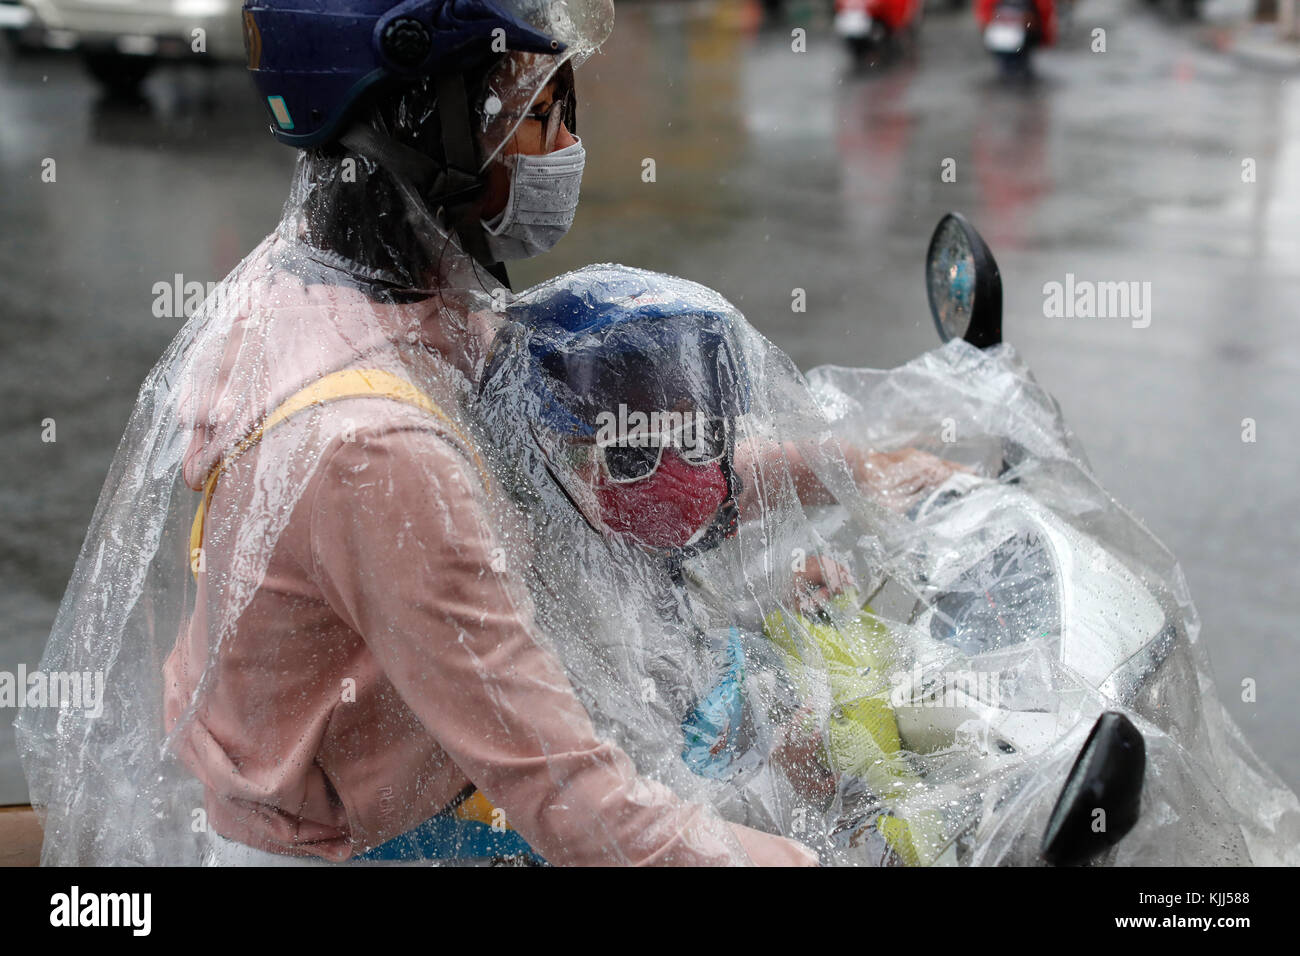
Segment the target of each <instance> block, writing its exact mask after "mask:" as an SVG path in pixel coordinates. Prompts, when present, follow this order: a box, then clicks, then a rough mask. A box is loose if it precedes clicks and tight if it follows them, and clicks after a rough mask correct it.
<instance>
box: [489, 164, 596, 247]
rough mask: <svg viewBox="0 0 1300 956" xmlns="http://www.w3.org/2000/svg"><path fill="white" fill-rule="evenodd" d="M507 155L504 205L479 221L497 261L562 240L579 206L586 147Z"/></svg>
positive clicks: (549, 245)
mask: <svg viewBox="0 0 1300 956" xmlns="http://www.w3.org/2000/svg"><path fill="white" fill-rule="evenodd" d="M510 159H511V160H513V161H514V170H513V171H512V172H511V175H510V198H509V199H508V200H507V201H506V208H505V209H503V210H502V211H501V214H500V215H498V216H496V217H495V218H493V219H491V220H485V221H484V223H483V230H484V232H485V233H486V234H487V245H488V251H489V252H490V253H491V255H492V257H493V258H494V259H495V260H496V261H497V262H508V261H510V260H512V259H527V258H529V257H531V256H538V255H541V254H542V253H543V252H546V251H547V250H549V249H550V248H551V247H552V246H554V245H555V244H556V243H557V242H559V241H560V240H561V239H563V238H564V234H565V233H566V232H568V231H569V227H570V226H571V225H573V215H574V213H575V212H577V210H578V191H579V189H580V188H581V186H582V167H583V166H584V165H586V162H587V151H586V150H585V149H583V148H582V141H581V140H579V141H578V142H576V143H574V144H573V145H572V146H566V147H564V149H557V150H556V151H555V152H553V153H544V154H542V155H540V156H530V155H527V154H525V153H516V154H515V155H514V156H512V157H510Z"/></svg>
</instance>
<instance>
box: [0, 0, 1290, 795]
mask: <svg viewBox="0 0 1300 956" xmlns="http://www.w3.org/2000/svg"><path fill="white" fill-rule="evenodd" d="M1296 8H1297V2H1296V0H1258V2H1255V0H1077V2H1070V0H1064V2H1063V0H973V5H972V4H971V3H968V2H962V0H929V2H923V0H901V2H900V0H834V2H832V0H640V2H629V0H621V2H619V3H618V4H617V18H618V19H617V24H616V27H615V30H614V35H613V37H612V39H611V40H610V42H609V43H608V44H607V45H606V48H605V49H604V51H603V53H602V55H598V56H596V57H593V58H592V59H591V60H590V61H589V62H588V63H587V64H586V65H585V66H583V67H582V68H581V69H580V70H579V72H578V96H579V104H580V108H579V116H578V133H579V135H580V136H581V137H582V138H583V140H584V142H585V144H586V147H587V151H588V163H587V170H586V174H585V178H584V182H583V201H582V205H581V206H580V207H579V211H578V216H577V220H576V222H575V225H574V228H573V230H572V232H571V233H570V234H569V236H568V237H567V238H566V239H565V240H564V241H563V242H562V243H561V244H560V245H559V246H558V247H557V248H556V250H555V251H554V252H552V253H549V254H547V255H545V256H542V257H541V258H539V259H535V260H530V261H528V262H526V263H521V264H517V265H514V266H513V267H512V276H513V278H514V281H515V285H516V287H517V288H522V287H524V286H526V285H530V284H532V283H534V282H537V281H540V280H542V279H544V278H547V277H549V276H551V275H555V274H558V273H560V272H563V271H566V270H568V269H571V268H576V267H578V266H581V265H585V264H587V263H590V262H599V261H616V262H622V263H626V264H629V265H637V266H642V267H646V268H652V269H659V270H662V271H666V272H671V273H675V274H678V275H683V276H686V277H689V278H691V279H695V280H697V281H700V282H703V283H705V284H707V285H710V286H712V287H714V288H717V289H718V290H720V291H721V292H722V293H723V294H725V295H726V296H728V297H729V298H730V299H731V300H732V301H734V302H736V304H737V305H738V306H739V307H740V308H741V309H742V310H743V311H744V312H745V313H746V315H747V316H748V318H749V319H750V320H751V321H752V322H753V323H754V324H755V325H756V326H757V327H758V328H759V329H760V330H761V331H763V332H764V333H765V334H766V335H767V336H768V337H769V338H771V339H772V340H773V341H775V342H776V343H777V344H778V345H779V346H781V347H782V348H783V349H785V350H786V351H787V352H788V353H790V355H791V356H792V357H793V358H794V359H795V361H796V362H797V363H798V364H799V365H800V367H802V368H809V367H812V366H814V365H818V364H824V363H834V364H840V365H850V366H876V367H887V366H892V365H896V364H899V363H901V362H904V361H907V360H908V359H910V358H912V357H913V356H915V355H916V354H918V353H919V352H921V351H923V350H925V349H928V348H931V347H932V346H933V345H934V344H935V343H936V340H935V338H934V331H933V327H932V326H931V324H930V318H929V314H928V310H927V306H926V302H925V291H924V286H923V282H922V260H923V256H924V252H925V244H926V240H927V239H928V236H929V233H930V230H931V229H932V228H933V226H934V224H935V222H936V221H937V219H938V218H939V216H940V215H941V214H942V213H943V212H945V211H948V210H950V209H957V210H960V211H962V212H964V213H966V214H967V216H968V217H969V218H970V219H971V220H972V222H974V224H975V225H976V226H977V227H978V228H979V229H980V231H981V232H982V233H983V234H984V236H985V237H986V238H987V239H988V241H989V243H990V245H991V246H992V248H993V251H994V253H995V254H996V255H997V257H998V260H999V264H1000V265H1001V267H1002V274H1003V282H1004V285H1005V288H1006V330H1007V338H1008V340H1009V341H1010V342H1012V343H1013V344H1014V345H1015V346H1016V347H1017V348H1018V349H1019V350H1020V351H1021V352H1022V353H1023V354H1024V355H1025V356H1026V358H1027V359H1028V360H1029V362H1030V364H1031V366H1032V367H1033V368H1034V369H1035V370H1036V374H1037V376H1038V378H1039V380H1040V381H1042V382H1043V383H1044V384H1045V385H1046V386H1047V387H1048V388H1049V389H1050V390H1051V391H1052V392H1053V393H1055V394H1056V396H1057V397H1058V398H1059V400H1060V402H1061V404H1062V407H1063V410H1064V412H1065V415H1066V418H1067V420H1068V421H1070V422H1071V423H1072V424H1073V426H1074V428H1075V430H1076V431H1077V433H1078V435H1079V437H1080V439H1081V441H1082V443H1083V445H1084V447H1085V448H1086V449H1087V451H1088V453H1089V455H1090V458H1091V461H1092V464H1093V467H1094V469H1095V471H1096V473H1097V474H1098V476H1099V477H1100V479H1101V481H1102V482H1103V483H1104V484H1105V485H1106V486H1107V487H1108V488H1110V490H1111V491H1112V492H1113V493H1114V494H1115V496H1116V497H1117V498H1118V499H1119V500H1120V501H1121V502H1123V503H1124V504H1125V505H1126V506H1127V507H1129V508H1130V509H1132V511H1133V512H1134V513H1136V514H1137V515H1139V516H1140V517H1141V518H1143V519H1144V521H1145V523H1146V524H1147V526H1148V527H1149V528H1150V529H1151V530H1152V531H1153V532H1154V533H1155V534H1156V535H1157V536H1158V537H1160V538H1161V539H1162V540H1163V541H1164V542H1165V543H1166V544H1167V545H1168V546H1169V547H1170V548H1171V550H1172V551H1173V552H1174V553H1175V554H1176V555H1178V556H1179V558H1180V559H1181V561H1182V564H1183V567H1184V569H1185V572H1186V574H1187V577H1188V581H1189V584H1190V588H1191V593H1192V595H1193V597H1194V599H1195V600H1196V603H1197V605H1198V607H1199V608H1200V611H1201V614H1202V618H1203V632H1202V635H1203V638H1204V641H1205V643H1206V645H1207V646H1208V648H1209V650H1210V654H1211V659H1212V663H1213V669H1214V672H1215V675H1216V678H1217V679H1218V681H1219V683H1220V693H1221V695H1222V697H1223V698H1224V700H1225V701H1226V702H1227V704H1228V706H1229V709H1230V711H1231V712H1232V713H1233V715H1234V716H1235V717H1236V718H1237V720H1238V721H1239V722H1240V723H1241V724H1242V726H1243V728H1244V730H1245V733H1246V736H1247V738H1248V739H1249V740H1250V741H1251V742H1252V743H1253V744H1254V745H1255V746H1256V747H1257V749H1258V750H1259V752H1260V753H1261V755H1262V756H1263V757H1264V758H1265V759H1266V760H1267V761H1268V762H1269V763H1270V764H1271V765H1272V766H1274V767H1275V768H1276V769H1277V770H1278V771H1279V773H1281V774H1282V776H1283V777H1284V778H1285V779H1286V780H1287V781H1288V782H1289V783H1290V784H1291V786H1293V787H1298V788H1300V738H1298V737H1297V735H1295V734H1294V733H1293V728H1294V726H1295V716H1294V713H1295V702H1294V701H1293V699H1292V698H1293V697H1294V696H1295V691H1294V690H1293V687H1294V686H1295V685H1300V663H1297V656H1298V654H1300V640H1298V639H1297V630H1296V621H1298V620H1300V589H1298V588H1297V587H1296V576H1297V575H1296V567H1297V566H1298V565H1300V532H1298V531H1297V523H1298V521H1297V519H1298V518H1300V490H1297V481H1296V478H1297V474H1298V473H1300V452H1298V451H1297V435H1298V432H1300V429H1298V428H1297V421H1298V420H1300V389H1297V387H1296V383H1297V378H1298V375H1300V335H1297V332H1296V323H1297V321H1298V320H1300V309H1298V308H1297V306H1296V304H1295V289H1296V287H1297V280H1300V227H1298V226H1297V223H1298V222H1300V184H1298V181H1297V178H1298V177H1300V40H1297V39H1296V37H1297V27H1296ZM0 28H2V29H3V31H4V38H5V43H4V46H5V47H6V50H5V52H4V53H3V54H2V55H0V221H3V223H4V227H3V233H2V234H0V243H2V245H0V251H2V254H0V310H3V311H2V312H0V434H2V435H3V449H4V450H3V453H2V454H0V461H2V462H3V465H2V466H0V469H2V470H0V671H8V672H11V673H12V672H15V671H16V670H17V668H18V667H19V666H20V665H26V667H28V668H35V667H36V665H37V663H38V661H39V658H40V653H41V650H42V648H43V646H44V641H45V638H46V635H47V634H48V631H49V627H50V624H51V622H52V621H53V618H54V614H55V611H56V609H57V607H58V602H59V600H60V598H61V597H62V594H63V589H64V587H65V586H66V584H67V580H68V576H69V574H70V572H71V569H72V566H73V563H74V560H75V557H76V554H77V551H78V549H79V547H80V545H81V541H82V537H83V535H84V533H85V529H86V526H87V524H88V522H89V519H90V515H91V512H92V510H93V508H94V504H95V501H96V498H97V497H98V494H99V489H100V487H101V485H102V483H103V481H104V477H105V473H106V471H107V468H108V464H109V461H110V460H111V457H112V454H113V451H114V448H115V447H116V444H117V441H118V438H119V437H120V435H121V432H122V428H123V426H124V424H125V421H126V418H127V415H128V413H129V411H130V409H131V406H132V403H133V401H134V399H135V394H136V389H137V388H138V386H139V383H140V381H141V380H142V378H143V376H144V375H145V373H146V372H147V371H148V369H149V368H150V367H151V366H152V365H153V363H154V362H155V361H156V360H157V358H158V357H159V355H160V354H161V352H162V350H163V349H164V348H165V347H166V345H167V343H168V342H169V341H170V339H171V338H172V336H173V335H175V333H176V331H177V329H178V328H179V327H180V326H181V324H182V323H183V322H184V318H185V316H184V312H185V311H186V308H185V304H184V303H185V301H186V300H188V298H189V295H188V292H185V293H184V294H182V295H180V296H172V297H167V301H161V298H162V297H160V296H159V295H158V294H157V292H156V291H155V287H156V285H157V284H158V283H165V284H167V285H168V286H169V287H172V288H180V289H182V290H185V289H188V288H189V287H190V285H191V284H192V283H198V284H201V286H203V287H206V286H207V283H210V282H216V281H218V280H220V279H221V278H222V277H223V276H224V275H225V274H226V273H227V272H229V270H230V269H231V268H232V267H233V266H234V265H235V264H236V263H237V262H238V261H239V260H240V259H241V258H242V256H243V255H244V254H245V253H246V252H247V251H249V250H250V249H251V248H252V247H253V246H254V245H255V244H256V243H257V242H258V241H259V240H260V239H261V238H262V237H263V236H264V235H265V234H266V233H267V232H269V231H270V230H271V229H272V228H273V227H274V225H275V223H276V221H277V219H278V217H279V213H280V208H281V205H282V203H283V201H284V198H285V194H286V191H287V185H288V178H289V173H290V170H291V167H292V163H293V154H292V151H291V150H288V149H286V148H284V147H283V146H279V145H277V144H276V143H275V142H273V141H272V139H271V137H270V135H269V134H268V133H267V131H266V124H267V119H266V115H265V112H264V110H263V109H262V107H261V105H260V104H259V103H258V102H257V101H256V99H255V97H254V93H253V89H252V85H251V83H250V82H249V80H248V77H247V74H246V71H245V70H244V68H243V65H242V64H243V57H244V51H243V39H242V31H241V23H240V11H239V4H238V3H236V2H226V0H135V2H128V0H116V2H113V0H76V2H73V0H41V2H35V3H25V4H24V3H13V2H0ZM1067 276H1073V277H1077V278H1078V279H1080V280H1087V281H1092V282H1139V283H1148V282H1149V283H1150V287H1149V288H1150V290H1151V296H1150V301H1149V303H1148V305H1149V310H1150V311H1149V316H1148V318H1149V320H1150V321H1149V324H1147V325H1145V326H1142V325H1141V323H1139V322H1135V321H1129V320H1128V319H1127V318H1125V317H1122V316H1121V317H1097V318H1080V317H1076V318H1063V317H1056V316H1054V315H1052V314H1049V313H1050V312H1051V310H1050V309H1048V308H1047V307H1046V306H1045V286H1047V285H1048V284H1050V283H1063V282H1065V281H1066V280H1067ZM796 290H803V292H804V299H805V301H806V311H795V309H794V308H792V302H794V301H795V299H796V296H795V291H796ZM178 305H179V306H180V307H179V308H177V307H176V306H178ZM51 422H52V423H53V427H54V429H55V431H54V432H51V431H50V427H49V423H51ZM1248 433H1249V434H1248ZM51 437H55V440H53V441H51V440H50V438H51ZM1244 682H1245V683H1244ZM1293 682H1295V684H1294V685H1293ZM13 716H14V711H13V710H11V709H9V710H6V709H0V804H3V803H16V802H23V801H25V799H26V786H25V784H24V782H23V778H22V774H21V772H20V770H19V768H18V764H17V758H16V753H15V750H14V743H13V735H12V731H11V730H10V724H11V723H12V718H13Z"/></svg>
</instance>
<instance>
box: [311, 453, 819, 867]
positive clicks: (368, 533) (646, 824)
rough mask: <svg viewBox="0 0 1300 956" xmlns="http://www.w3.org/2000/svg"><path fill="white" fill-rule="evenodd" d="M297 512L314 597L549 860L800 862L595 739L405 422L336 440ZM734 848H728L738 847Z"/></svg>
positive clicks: (490, 535) (483, 533) (464, 496)
mask: <svg viewBox="0 0 1300 956" xmlns="http://www.w3.org/2000/svg"><path fill="white" fill-rule="evenodd" d="M322 467H323V468H324V469H325V471H324V472H323V474H322V475H321V476H320V483H319V487H318V491H317V493H316V498H315V501H314V503H313V511H312V552H313V557H314V561H315V564H316V568H315V571H316V574H317V576H318V579H319V582H320V585H321V588H322V590H323V591H324V593H325V595H326V598H327V600H328V601H329V602H330V604H331V605H332V606H333V607H334V609H335V610H336V611H337V613H339V614H340V615H341V616H342V617H343V618H344V619H345V620H346V621H347V622H348V623H349V624H350V626H352V627H353V628H354V629H355V630H356V631H357V632H358V633H359V634H361V635H362V636H363V637H364V639H365V641H366V644H367V646H368V648H369V649H370V651H371V652H372V653H373V654H374V655H375V656H376V658H377V659H378V660H379V661H380V663H381V666H382V667H383V669H384V672H385V673H386V674H387V675H388V678H389V680H391V682H392V683H393V685H394V687H395V688H396V689H397V691H398V693H400V694H401V696H402V698H403V700H405V701H406V703H407V705H408V706H409V707H410V708H411V709H412V711H413V712H414V713H415V714H416V715H417V716H418V717H419V719H420V721H421V722H422V723H423V724H424V726H425V728H426V729H427V730H428V732H429V733H430V734H431V735H432V736H433V738H434V739H435V740H436V741H437V742H438V743H439V744H440V745H441V747H442V748H443V749H444V750H445V751H446V752H447V754H448V755H449V756H450V757H451V759H452V760H453V761H455V763H456V765H457V766H458V767H460V769H461V770H462V771H463V772H464V774H465V775H466V776H467V777H468V778H469V780H470V781H472V783H473V784H474V785H475V786H476V787H477V788H478V789H479V790H481V791H482V792H483V794H484V795H485V796H486V797H487V798H488V799H489V800H490V801H491V802H492V803H493V804H494V805H495V806H496V807H499V808H500V809H501V810H502V811H504V813H505V815H506V819H507V821H508V822H509V824H510V825H511V826H512V827H514V829H515V830H517V831H518V832H519V834H520V835H521V836H522V837H523V838H524V839H526V840H527V841H528V842H529V844H530V845H531V846H532V847H533V848H534V849H536V850H537V851H538V852H539V853H541V854H542V855H543V856H544V857H545V858H546V859H547V860H548V861H550V862H553V863H556V864H616V863H637V864H685V865H700V864H722V863H736V862H741V863H743V862H748V860H749V859H752V860H753V862H756V863H760V864H763V863H767V864H807V863H811V862H815V859H814V857H813V855H812V854H811V853H810V852H809V851H807V850H806V849H804V848H802V847H800V846H799V845H797V844H795V843H793V842H790V841H787V840H784V839H780V838H777V837H773V836H769V835H767V834H761V833H756V832H754V831H752V830H748V829H746V828H744V827H738V826H733V825H728V824H725V823H724V822H723V821H722V820H721V819H720V818H719V817H718V816H717V815H716V814H714V813H713V812H712V811H710V810H708V809H706V808H704V807H702V806H699V805H693V804H688V803H685V802H683V801H681V800H680V799H679V798H678V797H677V796H676V795H675V794H673V793H672V792H671V791H670V790H668V789H667V788H666V787H664V786H662V785H660V784H658V783H656V782H653V781H651V780H647V779H644V778H642V777H640V776H638V775H637V772H636V770H635V767H634V766H633V764H632V762H631V760H630V759H629V758H628V756H627V755H626V754H625V753H623V752H622V751H621V750H619V749H618V748H617V747H615V746H614V745H613V744H611V743H609V742H607V741H603V740H601V739H599V738H598V737H597V735H596V733H595V731H594V729H593V727H592V724H591V720H590V718H589V716H588V714H587V712H586V711H585V710H584V709H583V707H582V705H581V703H580V702H579V701H578V699H577V697H576V696H575V694H574V692H573V688H572V687H571V685H570V683H569V680H568V678H567V677H566V675H565V673H564V670H563V669H562V667H561V666H560V664H559V662H558V661H557V660H556V659H555V658H554V657H553V656H552V655H551V653H550V652H549V651H548V650H547V649H546V648H545V647H544V646H543V645H542V644H541V643H539V641H538V640H537V639H536V636H535V633H534V629H533V622H532V610H531V605H530V604H529V603H528V601H527V596H526V592H525V591H524V590H523V588H522V586H520V585H518V584H517V582H515V581H513V580H511V579H510V576H509V574H508V572H505V571H502V570H499V567H500V563H499V562H494V560H493V557H494V555H495V554H498V553H499V552H498V551H497V550H496V549H497V548H498V547H499V539H498V536H497V534H496V532H495V530H494V527H493V525H492V523H491V521H490V519H489V517H488V512H487V504H486V502H487V499H486V496H485V495H484V494H483V492H482V490H481V486H480V484H479V481H480V479H479V476H478V475H477V474H476V472H475V470H474V468H472V467H471V466H470V465H469V464H468V462H467V460H466V459H465V457H464V456H463V455H462V454H461V453H459V452H458V451H457V450H456V449H455V448H454V447H453V446H452V445H451V444H450V443H449V442H448V441H447V440H446V439H443V438H441V437H439V436H438V435H436V434H434V433H433V432H431V431H428V430H425V429H420V428H415V427H412V428H407V429H390V430H387V431H383V432H379V433H377V434H376V433H367V434H362V433H359V434H358V435H357V440H356V441H353V442H341V443H339V444H338V445H337V447H336V448H335V449H334V450H333V452H332V453H331V454H330V455H329V457H328V460H327V461H326V462H325V463H324V465H323V466H322ZM742 850H743V852H742Z"/></svg>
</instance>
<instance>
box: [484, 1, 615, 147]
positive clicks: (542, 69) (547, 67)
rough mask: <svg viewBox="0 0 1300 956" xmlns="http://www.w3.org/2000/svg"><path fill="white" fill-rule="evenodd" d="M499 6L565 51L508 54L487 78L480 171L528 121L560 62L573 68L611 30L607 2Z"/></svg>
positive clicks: (506, 3) (504, 3) (611, 11)
mask: <svg viewBox="0 0 1300 956" xmlns="http://www.w3.org/2000/svg"><path fill="white" fill-rule="evenodd" d="M499 6H500V7H501V8H502V9H503V10H504V11H505V12H507V13H509V14H511V15H513V16H515V17H518V18H519V19H520V20H523V21H524V22H526V23H528V24H529V25H530V26H533V27H535V28H536V29H538V30H541V31H542V32H544V33H547V34H549V35H550V36H552V37H554V38H555V39H557V40H559V41H560V42H561V43H563V44H564V45H565V48H564V50H563V51H562V52H561V53H559V54H549V53H523V52H519V51H511V52H510V53H508V54H507V55H506V56H505V57H504V58H503V59H502V61H501V62H500V63H499V64H497V66H496V67H494V68H493V70H492V72H491V73H490V74H489V75H488V80H487V85H486V88H485V90H484V99H483V102H482V103H481V104H479V115H480V116H481V117H482V127H481V129H480V130H479V133H480V142H481V144H482V147H483V157H484V158H483V167H484V168H486V167H487V165H488V163H490V162H492V160H494V159H496V158H497V156H498V155H499V154H500V153H501V150H502V149H503V148H504V147H505V144H506V143H507V142H508V141H509V139H510V137H512V136H513V135H514V134H515V131H516V130H518V129H519V125H520V124H521V123H522V122H523V121H524V120H525V119H527V118H528V115H529V111H530V110H531V109H532V106H533V103H534V101H536V99H537V97H538V94H540V93H541V92H542V90H544V89H545V88H546V84H548V83H549V82H551V80H552V79H553V78H554V77H555V75H556V73H557V72H558V71H559V70H560V68H561V67H562V66H564V65H565V64H566V63H568V64H572V66H574V67H577V66H578V65H579V64H581V63H582V62H583V61H584V60H586V59H587V57H589V56H591V54H592V53H594V52H595V51H596V49H597V48H598V47H599V46H600V45H601V44H602V43H604V42H605V41H606V40H607V39H609V35H610V32H611V31H612V30H613V29H614V4H613V2H612V0H550V2H544V0H500V3H499ZM557 99H558V97H557Z"/></svg>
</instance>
